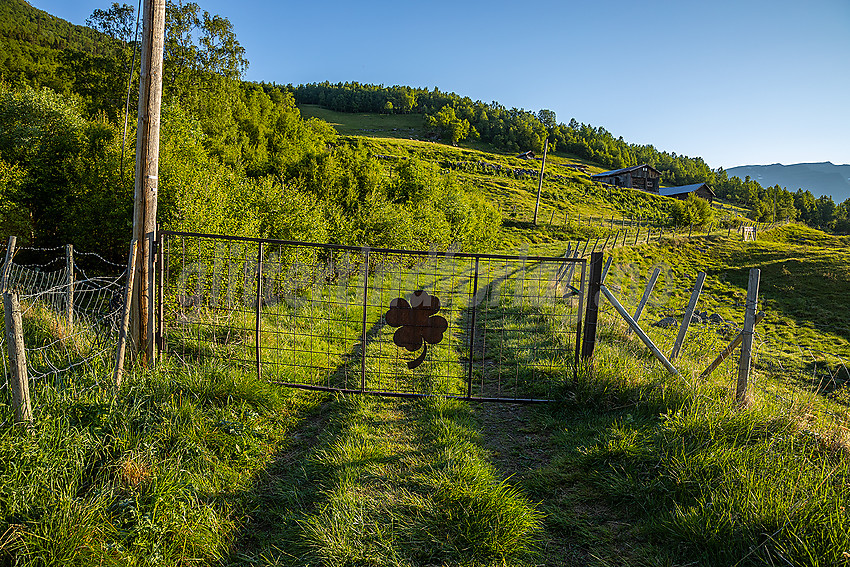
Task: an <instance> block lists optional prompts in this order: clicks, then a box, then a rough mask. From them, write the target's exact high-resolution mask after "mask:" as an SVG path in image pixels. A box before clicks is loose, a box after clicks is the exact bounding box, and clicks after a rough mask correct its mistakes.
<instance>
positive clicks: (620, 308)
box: [599, 284, 681, 376]
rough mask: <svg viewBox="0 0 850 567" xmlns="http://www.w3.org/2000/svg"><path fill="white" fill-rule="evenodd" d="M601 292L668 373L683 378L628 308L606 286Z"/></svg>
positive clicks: (601, 287) (601, 288)
mask: <svg viewBox="0 0 850 567" xmlns="http://www.w3.org/2000/svg"><path fill="white" fill-rule="evenodd" d="M599 291H600V293H602V294H603V295H605V297H606V298H608V301H610V302H611V305H613V306H614V309H616V310H617V313H619V314H620V317H622V318H623V319H625V320H626V323H628V324H629V328H631V329H633V330H634V332H635V333H637V336H638V337H640V340H641V341H643V344H645V345H646V346H647V348H649V350H650V351H651V352H652V354H653V355H654V356H655V358H657V359H658V361H659V362H660V363H661V364H663V365H664V368H666V369H667V371H668V372H669V373H670V374H672V375H673V376H681V374H680V373H679V371H678V370H676V367H675V366H673V364H672V363H671V362H670V361H669V360H667V358H665V357H664V354H663V353H662V352H661V351H660V350H658V347H657V346H655V343H653V342H652V339H650V338H649V336H648V335H647V334H646V333H644V332H643V329H641V328H640V325H638V324H637V322H636V321H635V320H634V319H632V318H631V317H630V316H629V314H628V312H627V311H626V308H625V307H623V306H622V305H621V304H620V302H619V301H618V300H617V298H616V297H615V296H614V294H613V293H611V291H610V290H609V289H608V288H607V287H605V284H602V285H601V286H600V289H599Z"/></svg>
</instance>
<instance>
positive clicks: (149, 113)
mask: <svg viewBox="0 0 850 567" xmlns="http://www.w3.org/2000/svg"><path fill="white" fill-rule="evenodd" d="M142 10H143V13H142V16H143V22H144V24H143V27H142V64H141V70H140V71H141V74H140V80H139V117H138V129H137V137H136V185H135V201H134V208H133V239H134V240H138V242H139V243H140V244H141V250H140V252H141V254H139V255H138V256H137V258H136V278H135V280H136V281H135V285H134V289H133V297H134V298H135V299H134V301H133V302H132V305H133V309H132V312H131V320H132V323H131V325H130V329H131V332H130V336H131V337H132V339H133V340H132V344H133V346H134V347H135V348H137V349H138V353H139V354H140V356H141V357H142V361H143V362H145V363H146V362H148V361H151V360H152V359H153V355H154V348H153V347H154V341H153V325H152V323H153V311H154V310H153V301H152V299H153V275H154V274H153V256H152V254H153V243H154V238H155V234H156V202H157V187H158V183H157V176H158V171H159V121H160V105H161V102H162V56H163V44H164V35H165V0H144V7H143V8H142Z"/></svg>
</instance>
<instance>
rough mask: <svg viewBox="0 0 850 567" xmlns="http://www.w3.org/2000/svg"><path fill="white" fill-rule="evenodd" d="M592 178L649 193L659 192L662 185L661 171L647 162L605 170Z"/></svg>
mask: <svg viewBox="0 0 850 567" xmlns="http://www.w3.org/2000/svg"><path fill="white" fill-rule="evenodd" d="M590 178H591V179H592V180H594V181H599V182H600V183H607V184H608V185H614V186H615V187H630V188H632V189H640V190H641V191H646V192H647V193H658V188H659V187H660V186H661V172H660V171H658V170H657V169H655V168H654V167H652V166H651V165H649V164H646V163H645V164H643V165H633V166H632V167H626V168H624V169H614V170H612V171H603V172H602V173H597V174H596V175H591V176H590Z"/></svg>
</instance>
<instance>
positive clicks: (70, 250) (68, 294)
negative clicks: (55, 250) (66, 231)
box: [65, 244, 74, 334]
mask: <svg viewBox="0 0 850 567" xmlns="http://www.w3.org/2000/svg"><path fill="white" fill-rule="evenodd" d="M65 265H66V268H67V270H68V273H67V274H66V277H65V318H66V320H67V325H68V330H67V333H68V334H70V333H73V332H74V245H73V244H66V245H65Z"/></svg>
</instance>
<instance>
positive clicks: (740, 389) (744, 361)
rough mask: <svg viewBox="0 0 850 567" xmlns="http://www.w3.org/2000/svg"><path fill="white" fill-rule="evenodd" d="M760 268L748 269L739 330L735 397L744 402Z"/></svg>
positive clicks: (751, 349) (748, 377) (751, 352)
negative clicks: (740, 328)
mask: <svg viewBox="0 0 850 567" xmlns="http://www.w3.org/2000/svg"><path fill="white" fill-rule="evenodd" d="M760 280H761V270H759V269H758V268H751V269H750V280H749V282H748V283H747V306H746V314H745V315H744V330H743V331H741V335H742V336H743V340H742V341H741V358H740V360H739V361H738V384H737V387H736V388H735V399H736V400H737V401H738V403H744V401H745V399H746V396H747V383H748V382H749V379H750V363H751V360H752V356H753V329H754V328H755V324H756V308H757V307H758V301H759V282H760Z"/></svg>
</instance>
